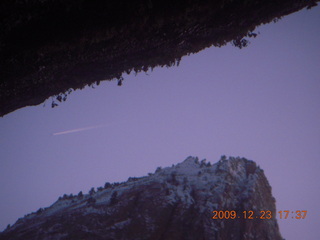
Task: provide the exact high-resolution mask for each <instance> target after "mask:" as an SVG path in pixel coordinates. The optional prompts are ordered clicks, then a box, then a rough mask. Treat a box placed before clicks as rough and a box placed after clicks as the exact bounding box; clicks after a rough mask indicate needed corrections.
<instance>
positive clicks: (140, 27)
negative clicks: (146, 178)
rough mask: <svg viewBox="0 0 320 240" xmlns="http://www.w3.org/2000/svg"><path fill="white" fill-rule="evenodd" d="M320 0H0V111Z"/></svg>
mask: <svg viewBox="0 0 320 240" xmlns="http://www.w3.org/2000/svg"><path fill="white" fill-rule="evenodd" d="M318 1H319V0H304V1H301V0H282V1H276V0H261V1H259V2H257V1H255V0H247V1H233V0H223V1H212V0H202V1H198V0H188V1H184V0H175V1H169V0H161V1H160V0H135V1H124V0H108V1H93V0H81V1H80V0H68V1H61V0H32V1H27V0H15V1H12V0H2V1H0V29H1V31H0V116H4V115H5V114H8V113H10V112H12V111H15V110H16V109H19V108H22V107H25V106H33V105H38V104H41V103H42V102H44V101H45V100H46V99H47V98H49V97H51V96H55V97H56V100H57V101H56V102H53V103H52V106H53V107H54V106H56V104H57V102H60V101H61V99H63V100H65V99H66V95H67V94H68V93H69V91H71V90H76V89H82V88H83V87H85V86H93V85H99V83H100V81H102V80H111V79H114V78H116V79H118V81H119V85H121V81H122V78H121V76H122V74H123V73H125V72H129V73H130V72H131V71H135V72H140V71H147V70H148V69H153V68H154V67H158V66H173V65H175V64H178V63H179V61H180V59H181V58H182V57H183V56H185V55H189V54H191V53H196V52H199V51H200V50H203V49H205V48H207V47H210V46H216V47H220V46H223V45H225V44H226V43H227V42H231V41H232V42H233V44H234V45H235V46H237V47H239V48H242V47H245V46H247V45H248V40H246V39H245V38H250V37H255V36H256V35H257V34H256V33H253V32H252V31H254V29H255V27H256V26H259V25H260V24H265V23H269V22H271V21H273V20H274V21H276V20H278V19H279V18H281V17H283V16H285V15H287V14H290V13H293V12H295V11H298V10H300V9H302V8H305V7H309V8H311V7H312V6H315V5H317V4H316V2H318Z"/></svg>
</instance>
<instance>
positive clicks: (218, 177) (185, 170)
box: [20, 156, 260, 220]
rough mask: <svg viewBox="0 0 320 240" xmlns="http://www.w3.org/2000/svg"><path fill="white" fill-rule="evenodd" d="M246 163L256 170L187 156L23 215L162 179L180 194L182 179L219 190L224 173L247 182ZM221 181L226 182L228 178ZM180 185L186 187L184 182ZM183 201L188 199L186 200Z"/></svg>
mask: <svg viewBox="0 0 320 240" xmlns="http://www.w3.org/2000/svg"><path fill="white" fill-rule="evenodd" d="M249 165H251V168H252V167H253V168H254V171H260V169H259V168H256V164H255V163H254V162H253V161H250V160H247V159H245V158H240V157H236V158H234V157H229V159H227V158H226V157H225V156H222V157H221V159H220V160H219V161H218V162H217V163H215V164H213V165H212V164H211V163H210V162H207V161H206V159H203V160H201V161H199V159H198V158H197V157H192V156H189V157H187V158H186V159H185V160H184V161H183V162H181V163H178V164H177V165H175V166H174V165H173V166H172V167H165V168H161V167H158V168H157V169H156V171H155V173H154V174H149V176H144V177H140V178H129V179H128V181H126V182H122V183H112V184H106V185H105V187H103V188H102V187H100V188H97V190H94V191H92V192H91V193H88V194H82V192H81V194H79V195H75V196H72V195H71V196H67V195H64V196H63V197H60V198H59V199H58V200H57V201H56V202H55V203H54V204H52V205H51V206H50V207H48V208H45V209H39V210H38V211H37V212H34V213H31V214H28V215H26V216H25V218H24V219H32V218H34V217H47V216H51V215H53V214H55V213H59V212H63V211H67V210H68V211H70V210H74V209H78V208H82V207H85V206H87V205H88V204H90V203H95V204H106V203H108V202H110V201H111V198H112V194H113V193H114V192H117V196H118V197H121V195H122V194H123V193H124V192H126V191H128V190H130V189H132V188H137V187H143V186H145V187H148V186H149V185H152V183H162V184H163V183H166V184H167V185H166V186H167V187H171V189H172V190H174V191H175V192H176V194H177V195H178V196H180V197H183V198H184V197H185V195H184V194H183V193H182V192H183V191H181V189H180V188H183V187H182V186H183V185H186V182H188V185H189V186H191V187H192V186H194V187H196V188H198V189H202V190H203V191H206V190H208V191H211V190H210V189H211V188H212V186H215V185H219V184H220V187H219V186H217V188H216V190H217V191H219V188H220V190H221V191H223V187H222V186H221V182H224V181H225V178H226V176H225V175H230V177H231V178H236V179H237V181H240V182H243V184H248V182H247V166H249ZM252 173H254V172H252ZM225 183H226V184H228V182H225ZM178 186H180V188H179V187H178ZM184 188H186V187H185V186H184ZM187 202H189V203H190V201H189V200H187ZM20 220H21V219H20Z"/></svg>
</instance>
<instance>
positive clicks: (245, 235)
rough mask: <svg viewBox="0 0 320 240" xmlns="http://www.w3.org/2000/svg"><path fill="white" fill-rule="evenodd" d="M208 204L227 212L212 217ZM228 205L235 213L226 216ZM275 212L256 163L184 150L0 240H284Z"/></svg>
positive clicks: (33, 217)
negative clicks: (210, 158) (173, 160)
mask: <svg viewBox="0 0 320 240" xmlns="http://www.w3.org/2000/svg"><path fill="white" fill-rule="evenodd" d="M213 211H224V213H226V215H221V213H220V215H219V216H220V219H219V217H218V216H217V218H218V219H213V217H214V216H215V215H216V214H215V213H213ZM226 211H235V212H236V213H237V216H235V218H234V219H232V217H230V218H228V219H227V217H228V216H229V213H228V212H226ZM249 211H253V212H254V214H253V215H252V219H250V216H249V213H250V212H249ZM260 211H271V212H272V213H273V214H274V215H270V217H268V214H266V215H264V216H263V214H262V213H263V212H260ZM244 212H245V213H246V214H247V215H246V218H247V219H245V213H244ZM275 213H276V208H275V199H274V198H273V197H272V194H271V187H270V186H269V183H268V181H267V179H266V177H265V175H264V173H263V170H261V169H260V168H259V167H257V165H256V163H255V162H253V161H250V160H246V159H244V158H229V159H228V160H226V159H225V160H220V161H219V162H218V163H216V164H214V165H211V164H210V163H206V162H205V160H203V161H200V162H199V161H198V159H197V158H194V157H188V158H187V159H186V160H185V161H184V162H182V163H180V164H177V165H176V166H172V167H168V168H164V169H161V168H158V169H157V170H156V172H155V173H154V174H149V176H148V177H141V178H129V179H128V181H127V182H124V183H118V184H108V183H107V184H106V185H105V187H104V188H98V191H97V192H95V191H94V190H93V191H90V193H89V194H82V192H81V193H79V194H78V195H77V196H72V195H70V196H67V195H64V197H62V198H61V197H60V198H59V200H58V201H56V202H55V203H54V204H53V205H52V206H50V207H48V208H45V209H39V210H38V211H37V212H36V213H32V214H29V215H27V216H25V217H24V218H21V219H19V220H18V221H17V222H16V223H15V224H14V225H13V226H12V227H9V228H7V229H6V230H5V231H4V232H2V233H0V240H7V239H15V240H20V239H21V240H22V239H23V240H29V239H32V240H36V239H39V240H40V239H47V240H49V239H57V240H58V239H61V240H62V239H75V240H79V239H87V240H89V239H94V240H99V239H101V240H102V239H103V240H107V239H122V240H126V239H128V240H129V239H130V240H135V239H137V240H141V239H157V240H161V239H163V240H169V239H172V240H189V239H190V240H198V239H199V240H200V239H201V240H205V239H208V240H209V239H210V240H226V239H230V240H253V239H259V240H267V239H268V240H270V239H272V240H282V238H281V235H280V233H279V229H278V225H277V221H276V219H275V218H274V216H275ZM268 218H270V219H268Z"/></svg>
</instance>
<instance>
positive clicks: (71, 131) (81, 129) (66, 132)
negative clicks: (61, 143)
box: [53, 124, 107, 136]
mask: <svg viewBox="0 0 320 240" xmlns="http://www.w3.org/2000/svg"><path fill="white" fill-rule="evenodd" d="M104 126H107V124H104V125H95V126H91V127H85V128H77V129H72V130H67V131H63V132H57V133H54V134H53V135H54V136H56V135H62V134H69V133H75V132H82V131H87V130H90V129H94V128H100V127H104Z"/></svg>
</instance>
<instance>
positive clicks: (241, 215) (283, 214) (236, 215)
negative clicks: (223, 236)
mask: <svg viewBox="0 0 320 240" xmlns="http://www.w3.org/2000/svg"><path fill="white" fill-rule="evenodd" d="M307 212H308V211H305V210H297V211H289V210H285V211H278V212H277V213H278V214H279V218H280V219H289V218H291V219H305V217H306V216H307ZM212 213H213V216H212V217H211V218H212V219H272V218H273V217H275V214H274V213H273V212H272V211H269V210H262V211H252V210H249V211H242V212H237V211H235V210H232V211H228V210H225V211H218V210H215V211H212Z"/></svg>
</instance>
